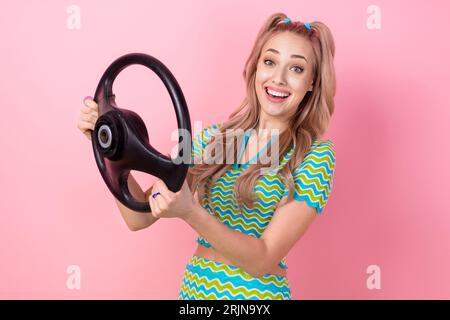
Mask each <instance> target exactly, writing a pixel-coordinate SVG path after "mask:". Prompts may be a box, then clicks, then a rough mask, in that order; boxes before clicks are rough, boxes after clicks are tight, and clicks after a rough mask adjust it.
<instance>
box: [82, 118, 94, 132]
mask: <svg viewBox="0 0 450 320" xmlns="http://www.w3.org/2000/svg"><path fill="white" fill-rule="evenodd" d="M94 128H95V125H94V124H93V123H92V122H88V121H84V120H81V121H78V129H80V130H94Z"/></svg>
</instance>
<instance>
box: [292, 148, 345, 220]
mask: <svg viewBox="0 0 450 320" xmlns="http://www.w3.org/2000/svg"><path fill="white" fill-rule="evenodd" d="M335 159H336V155H335V153H334V145H333V142H332V141H331V140H322V141H315V142H314V143H313V144H312V145H311V150H310V151H309V152H308V153H307V154H306V155H305V157H304V159H303V162H302V163H301V164H300V165H298V166H297V167H296V168H295V170H294V173H293V178H294V195H293V197H294V199H296V200H299V201H302V200H303V201H306V203H307V204H308V205H309V206H310V207H312V208H315V209H316V211H317V213H319V214H320V213H322V211H323V209H324V207H325V205H326V203H327V201H328V197H329V196H330V192H331V188H332V184H333V176H334V168H335Z"/></svg>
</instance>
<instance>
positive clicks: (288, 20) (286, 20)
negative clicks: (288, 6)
mask: <svg viewBox="0 0 450 320" xmlns="http://www.w3.org/2000/svg"><path fill="white" fill-rule="evenodd" d="M283 22H284V23H290V22H291V18H284V19H283Z"/></svg>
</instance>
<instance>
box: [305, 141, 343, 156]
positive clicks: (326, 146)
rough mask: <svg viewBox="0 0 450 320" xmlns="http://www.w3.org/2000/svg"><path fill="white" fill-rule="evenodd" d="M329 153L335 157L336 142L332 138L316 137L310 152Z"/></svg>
mask: <svg viewBox="0 0 450 320" xmlns="http://www.w3.org/2000/svg"><path fill="white" fill-rule="evenodd" d="M317 153H328V154H330V155H331V156H333V157H336V153H335V151H334V142H333V141H332V140H331V139H326V140H324V139H316V140H314V141H313V143H312V144H311V148H310V151H309V152H308V154H317Z"/></svg>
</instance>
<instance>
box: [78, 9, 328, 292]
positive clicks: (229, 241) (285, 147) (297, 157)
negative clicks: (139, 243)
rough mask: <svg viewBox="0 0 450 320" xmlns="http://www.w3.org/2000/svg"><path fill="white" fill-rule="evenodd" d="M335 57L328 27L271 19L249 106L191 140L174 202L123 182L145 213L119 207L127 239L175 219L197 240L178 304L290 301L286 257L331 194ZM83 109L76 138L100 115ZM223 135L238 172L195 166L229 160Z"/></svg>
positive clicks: (253, 57) (249, 84) (161, 188)
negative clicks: (146, 206) (144, 203)
mask: <svg viewBox="0 0 450 320" xmlns="http://www.w3.org/2000/svg"><path fill="white" fill-rule="evenodd" d="M334 50H335V49H334V40H333V37H332V35H331V32H330V30H329V29H328V27H327V26H326V25H325V24H323V23H321V22H312V23H303V22H294V21H291V20H290V19H289V18H288V17H287V16H286V15H285V14H283V13H276V14H273V15H272V16H270V17H269V18H268V19H267V21H266V22H265V23H264V25H263V27H262V28H261V30H260V31H259V34H258V36H257V38H256V41H255V44H254V47H253V49H252V52H251V54H250V57H249V58H248V60H247V63H246V65H245V70H244V74H243V75H244V79H245V83H246V88H247V96H246V98H245V99H244V101H243V103H242V104H241V106H240V107H239V108H238V109H237V110H235V111H234V112H233V113H232V114H231V115H230V117H229V119H228V120H227V121H224V122H219V123H214V124H211V125H209V126H208V127H206V128H204V129H203V130H202V132H201V133H200V134H198V135H196V136H195V137H194V140H193V144H192V147H193V149H192V158H193V161H192V163H191V165H190V168H189V172H188V176H187V179H186V181H185V183H184V184H183V186H182V188H181V190H180V191H178V192H176V193H173V192H171V191H170V190H168V189H167V186H166V185H165V183H164V182H163V181H162V180H159V179H158V180H157V181H156V182H155V183H154V184H153V186H152V187H151V188H150V189H149V190H147V191H146V192H143V191H142V190H141V189H140V187H139V186H138V185H137V184H136V181H135V180H134V179H133V177H132V176H131V175H130V180H129V186H130V191H131V192H132V193H133V194H134V195H135V196H136V197H137V198H141V199H148V200H149V202H150V207H151V210H152V213H151V215H150V214H148V215H142V214H141V215H139V214H136V213H135V212H133V211H131V210H129V209H127V208H126V207H124V206H123V205H122V204H121V203H120V202H119V201H117V204H118V206H119V209H120V210H121V212H122V215H123V217H124V219H125V221H126V222H127V224H128V226H129V227H130V229H131V230H140V229H143V228H146V227H148V226H150V225H151V224H153V223H154V222H155V221H156V220H157V219H159V218H173V217H178V218H181V219H183V220H184V221H186V222H187V223H188V224H189V225H190V226H191V227H192V228H193V229H195V230H196V231H197V232H198V233H199V237H198V238H197V242H198V246H197V249H196V251H195V253H194V254H193V255H192V257H191V258H190V260H189V262H188V264H187V266H186V270H185V272H184V277H183V279H182V284H181V290H180V293H179V296H178V298H179V299H292V297H291V290H290V288H289V283H288V279H287V272H286V269H287V266H286V257H285V256H286V255H287V254H288V252H289V250H290V249H291V248H292V247H293V246H294V245H295V243H296V242H297V241H298V240H299V239H300V238H301V237H302V235H303V234H304V233H305V232H306V230H307V229H308V227H309V225H310V224H311V223H312V221H313V220H314V219H315V217H316V215H317V214H321V213H322V211H323V209H324V207H325V205H326V202H327V200H328V198H329V195H330V192H331V188H332V181H333V175H334V169H335V153H334V147H333V143H332V141H330V140H320V137H321V136H322V135H323V134H324V132H325V131H326V129H327V127H328V125H329V122H330V118H331V115H332V114H333V111H334V101H333V98H334V95H335V87H336V83H335V82H336V80H335V71H334V65H333V58H334ZM85 104H86V105H87V107H86V108H84V109H83V112H82V114H81V115H82V117H80V122H79V128H80V129H81V130H82V131H83V132H85V133H86V132H87V130H92V129H93V124H95V120H96V118H95V117H96V114H95V112H96V111H97V110H96V104H95V102H93V101H92V100H91V99H88V100H87V101H86V102H85ZM233 130H235V131H233ZM230 131H231V132H236V133H235V134H234V136H233V139H234V138H237V139H238V141H241V140H243V142H242V144H239V143H238V144H234V143H232V144H231V151H232V154H233V155H234V156H235V159H237V161H236V163H231V164H230V163H229V162H228V161H219V163H217V162H216V161H214V163H212V162H211V161H199V160H205V158H206V157H205V155H212V154H214V153H215V152H213V151H212V150H221V151H222V154H225V152H228V151H229V149H230V143H229V132H230ZM267 131H270V132H271V131H276V132H277V133H278V136H277V139H278V140H276V142H277V144H274V143H273V142H272V141H273V139H272V140H270V141H269V142H268V143H261V141H267V139H266V140H265V138H267V134H265V132H267ZM270 136H272V137H273V135H272V133H271V134H270ZM88 137H89V135H88ZM274 145H276V146H277V147H278V149H277V151H278V152H277V151H274V150H273V149H275V148H273V146H274ZM264 151H267V152H268V153H270V154H271V156H272V157H273V156H275V157H276V159H277V162H276V165H275V166H274V165H273V163H262V161H260V160H261V159H260V156H261V154H262V152H264ZM207 157H209V156H207ZM269 167H270V168H269ZM268 168H269V169H270V170H263V169H268Z"/></svg>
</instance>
